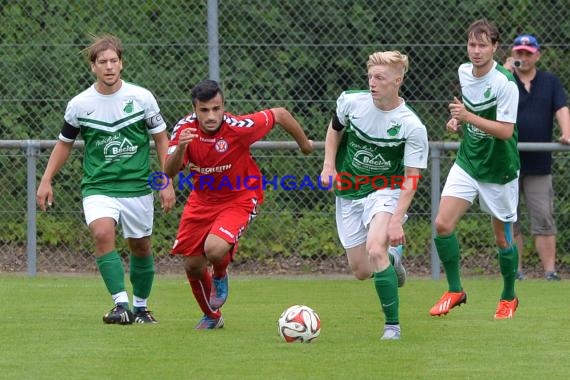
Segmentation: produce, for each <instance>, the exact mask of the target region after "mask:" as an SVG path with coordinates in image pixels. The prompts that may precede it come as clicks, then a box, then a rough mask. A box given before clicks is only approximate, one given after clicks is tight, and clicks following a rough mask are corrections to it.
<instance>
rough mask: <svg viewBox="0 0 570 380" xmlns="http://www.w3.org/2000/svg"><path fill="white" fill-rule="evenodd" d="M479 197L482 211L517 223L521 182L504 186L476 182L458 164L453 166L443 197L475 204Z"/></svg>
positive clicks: (504, 220) (502, 219) (442, 193)
mask: <svg viewBox="0 0 570 380" xmlns="http://www.w3.org/2000/svg"><path fill="white" fill-rule="evenodd" d="M477 195H479V205H480V206H481V210H483V211H484V212H486V213H487V214H490V215H492V216H494V217H495V218H497V219H499V220H500V221H502V222H510V223H514V222H516V221H517V206H518V203H519V180H518V178H515V179H513V180H512V181H511V182H508V183H505V184H504V185H500V184H496V183H484V182H479V181H477V180H475V179H474V178H473V177H471V176H470V175H469V174H467V172H466V171H465V170H463V169H462V168H460V167H459V165H457V164H453V166H452V167H451V170H450V171H449V175H448V176H447V180H446V181H445V186H444V188H443V191H442V192H441V196H442V197H443V196H447V197H456V198H461V199H465V200H466V201H467V202H469V203H471V204H473V201H474V200H475V198H476V197H477Z"/></svg>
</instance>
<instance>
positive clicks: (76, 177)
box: [0, 0, 570, 274]
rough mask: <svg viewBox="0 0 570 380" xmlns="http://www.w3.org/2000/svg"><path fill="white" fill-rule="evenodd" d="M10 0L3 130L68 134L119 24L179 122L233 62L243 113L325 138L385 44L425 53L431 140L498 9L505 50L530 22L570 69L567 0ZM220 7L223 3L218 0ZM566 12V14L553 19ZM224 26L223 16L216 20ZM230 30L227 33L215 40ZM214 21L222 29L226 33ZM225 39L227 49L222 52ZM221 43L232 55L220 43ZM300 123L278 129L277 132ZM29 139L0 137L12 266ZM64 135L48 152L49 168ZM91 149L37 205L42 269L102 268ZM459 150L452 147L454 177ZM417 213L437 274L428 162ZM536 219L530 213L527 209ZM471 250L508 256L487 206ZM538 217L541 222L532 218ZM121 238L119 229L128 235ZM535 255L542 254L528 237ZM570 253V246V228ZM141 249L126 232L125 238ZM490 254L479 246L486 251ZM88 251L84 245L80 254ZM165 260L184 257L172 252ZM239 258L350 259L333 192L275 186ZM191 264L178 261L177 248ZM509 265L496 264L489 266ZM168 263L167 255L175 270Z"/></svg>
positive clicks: (271, 161)
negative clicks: (282, 115) (479, 27)
mask: <svg viewBox="0 0 570 380" xmlns="http://www.w3.org/2000/svg"><path fill="white" fill-rule="evenodd" d="M212 4H215V2H212V1H210V2H207V1H187V2H179V1H174V0H165V1H158V0H157V1H143V2H141V1H111V0H102V1H96V2H94V1H84V0H81V1H74V2H67V1H58V0H56V1H39V0H36V1H33V0H21V1H18V2H12V1H0V25H2V27H1V28H0V94H2V99H1V100H0V139H2V140H14V139H34V140H36V139H44V140H45V139H50V140H53V139H55V138H56V137H57V135H58V133H59V129H60V128H61V125H62V121H63V112H64V110H65V106H66V103H67V101H69V99H70V98H71V97H73V96H74V95H76V94H77V93H79V92H80V91H82V90H83V89H85V88H86V87H88V86H89V85H90V84H91V83H92V82H93V76H92V73H91V71H90V69H89V65H88V63H87V62H86V60H85V59H84V57H83V56H82V55H81V54H80V52H81V50H82V49H84V48H85V47H86V46H87V45H88V44H89V42H90V39H89V34H100V33H103V32H109V33H113V34H116V35H118V36H119V37H120V38H121V39H122V40H123V43H124V45H125V48H126V51H125V55H124V72H123V78H124V79H126V80H128V81H131V82H135V83H137V84H140V85H142V86H144V87H147V88H149V89H151V90H152V91H153V92H154V94H155V95H156V97H157V99H158V102H159V105H160V107H161V109H162V111H163V114H164V116H165V118H166V120H167V121H168V123H169V125H170V126H172V125H174V123H175V122H176V121H177V120H178V119H179V118H180V117H182V116H183V115H185V114H187V113H189V112H190V111H191V102H190V99H189V90H190V88H191V87H192V86H193V85H194V84H195V83H197V82H198V81H199V80H201V79H204V78H207V77H209V76H210V75H211V73H212V71H211V70H212V69H211V67H212V66H214V67H218V68H219V78H220V82H221V83H222V85H223V88H224V91H225V95H226V100H227V101H226V108H227V109H228V110H229V111H231V112H233V113H236V114H243V113H248V112H251V111H253V110H257V109H262V108H266V107H274V106H284V107H286V108H288V109H290V110H291V111H292V112H293V114H294V115H295V116H296V117H297V118H298V119H299V120H300V121H301V123H302V125H303V126H304V128H305V129H306V130H307V132H308V134H309V135H310V137H311V138H313V139H314V140H320V141H322V140H324V136H325V131H326V126H327V124H328V121H329V119H330V117H331V115H332V113H333V111H334V107H335V100H336V98H337V96H338V95H339V94H340V92H341V91H343V90H345V89H349V88H366V86H367V81H366V67H365V63H366V60H367V57H368V55H369V54H370V53H372V52H374V51H377V50H392V49H398V50H401V51H402V52H404V53H406V54H408V55H409V57H410V71H409V73H408V75H407V77H406V80H405V83H404V87H403V89H402V95H403V96H404V97H405V98H406V100H407V101H408V102H409V103H410V104H411V105H412V106H413V107H414V108H415V109H416V111H417V112H418V114H419V115H420V117H421V118H422V119H423V121H424V123H425V124H426V126H427V127H428V134H429V138H430V140H431V141H436V140H450V139H456V137H455V136H451V135H448V134H446V132H445V128H444V125H445V120H446V119H447V116H448V113H447V108H446V106H447V104H448V102H449V101H450V99H452V97H453V95H457V93H458V91H457V85H456V70H457V67H458V65H459V64H460V63H462V62H463V61H465V60H466V59H467V56H466V47H465V46H466V44H465V42H466V35H465V30H466V28H467V26H468V25H469V24H470V23H471V22H472V21H474V20H475V19H478V18H482V17H486V18H489V19H491V20H492V21H494V22H495V23H496V24H497V25H498V26H499V28H500V30H501V37H502V40H503V41H504V43H503V45H502V46H501V48H500V49H499V51H498V52H497V59H498V60H499V61H502V60H504V59H505V58H506V56H507V55H508V52H509V43H510V41H511V40H512V38H513V37H514V36H515V35H516V34H517V33H520V32H523V31H524V32H530V33H535V34H536V35H537V36H538V37H539V40H540V41H541V43H542V47H543V49H542V51H543V54H542V58H541V61H540V66H541V67H542V68H544V69H547V70H549V71H552V72H555V73H556V74H557V75H558V76H559V77H560V78H561V80H562V82H563V84H564V85H565V87H566V88H570V86H568V85H569V84H570V66H568V65H567V64H566V63H567V62H569V60H570V49H569V47H570V43H569V42H568V41H570V25H569V24H570V21H569V19H568V18H567V17H561V16H562V15H563V12H565V11H566V9H567V8H568V2H567V0H564V1H563V0H559V1H545V2H532V1H524V0H521V1H503V2H495V1H486V0H485V1H471V2H468V1H449V0H446V1H444V0H436V1H431V2H424V1H419V0H418V1H405V2H404V1H382V2H378V1H349V0H313V1H306V0H287V1H270V0H266V1H262V0H258V1H246V0H232V1H219V2H218V3H217V14H216V13H215V12H212V9H215V8H216V7H211V5H212ZM208 6H210V12H208ZM554 20H555V21H554ZM216 25H217V29H215V26H216ZM212 28H214V29H215V30H216V31H217V36H218V41H217V42H216V41H214V42H212V40H210V41H209V40H208V38H209V34H208V29H210V32H211V30H212ZM211 35H212V34H210V36H211ZM216 52H218V53H219V54H216ZM218 57H219V61H218V60H217V58H218ZM285 138H287V137H286V134H284V133H283V132H282V131H280V130H279V129H276V130H275V131H273V132H272V133H271V134H270V135H269V136H268V137H267V139H268V140H283V139H285ZM24 153H25V152H24V151H23V150H22V149H14V148H11V149H0V172H1V173H4V174H3V181H2V182H3V183H2V185H1V186H2V190H3V191H2V194H3V195H5V196H3V197H2V198H0V218H1V220H0V231H1V232H0V233H1V237H2V238H1V239H0V252H1V255H2V256H1V257H2V262H1V265H0V270H25V260H26V257H25V252H26V222H27V213H26V165H27V160H26V157H25V155H24ZM49 153H50V151H49V150H42V151H41V154H40V156H39V157H38V162H37V169H38V173H37V177H38V178H37V179H38V180H39V176H41V173H42V172H43V170H44V168H45V165H46V163H47V158H48V156H49ZM81 154H82V152H81V151H79V150H76V151H74V153H73V155H72V157H70V159H69V161H68V162H67V164H66V166H65V167H64V168H63V170H62V171H61V173H60V174H59V175H58V176H57V177H56V179H55V181H54V189H55V192H56V197H57V206H56V207H55V208H54V209H52V210H51V211H49V212H48V213H40V214H38V219H37V232H38V237H37V246H38V270H39V271H71V270H78V271H83V270H94V269H95V268H94V260H93V259H92V256H91V252H92V248H93V246H92V240H91V238H90V236H89V233H88V230H87V228H86V227H85V226H84V222H83V216H82V211H81V199H80V194H79V182H80V177H81ZM254 155H255V156H256V158H257V160H258V162H259V164H260V166H261V168H262V170H263V172H264V173H265V174H267V175H278V176H280V177H283V176H285V175H288V174H289V175H296V176H299V174H303V175H304V174H307V175H310V176H312V178H313V179H314V178H316V176H317V175H318V174H319V173H320V168H321V165H322V151H319V152H317V153H316V154H314V155H313V156H310V157H300V156H299V154H297V153H296V152H291V151H287V150H254ZM452 158H453V153H449V154H448V155H446V156H444V159H443V160H442V162H443V164H442V168H441V170H442V177H443V178H442V181H443V179H444V178H445V175H446V173H447V170H448V169H449V164H450V162H451V161H452ZM566 161H567V159H566V155H565V154H564V153H557V154H556V161H555V168H554V173H553V174H554V178H555V186H556V189H555V190H556V192H557V200H556V212H557V214H556V218H557V222H558V224H559V227H561V228H560V229H561V230H562V231H563V226H564V225H565V218H566V211H567V210H566V209H567V208H568V206H567V202H566V200H567V199H568V196H569V195H570V194H568V192H567V186H565V184H564V183H565V178H566V170H565V167H567V165H566V164H567V162H566ZM423 175H424V178H423V180H422V184H421V185H420V190H419V192H418V194H417V196H416V200H415V202H414V204H413V206H412V210H411V212H410V214H411V218H410V221H409V222H408V223H407V226H406V232H407V234H408V236H409V237H410V238H409V240H408V242H409V249H408V259H409V260H410V261H409V263H411V264H412V265H413V266H414V267H415V270H416V271H417V272H420V273H426V274H427V273H429V271H430V268H429V265H430V264H429V262H430V258H429V250H430V241H431V240H430V237H431V224H430V213H431V205H430V187H429V183H430V181H431V173H430V170H429V169H428V170H427V171H425V172H424V173H423ZM186 196H187V192H185V191H180V192H179V195H178V206H177V208H176V209H175V210H174V211H173V212H172V213H170V214H168V215H163V214H162V213H161V212H160V211H158V210H160V208H159V207H157V213H156V218H155V222H156V223H155V224H156V225H155V236H154V250H155V253H156V254H157V255H158V256H160V257H167V255H166V253H168V251H169V250H170V246H171V244H172V242H173V239H174V236H175V233H176V228H177V223H178V217H179V215H180V212H181V210H182V205H183V203H184V201H185V198H186ZM522 218H523V220H526V219H527V218H526V217H525V214H523V215H522ZM459 228H460V233H461V236H462V242H463V246H464V251H465V255H466V256H467V257H476V258H477V259H476V260H473V261H474V262H475V263H474V266H476V267H477V268H483V269H481V270H487V269H488V268H487V265H486V264H485V263H484V262H483V261H484V260H489V261H490V260H494V257H493V251H494V248H493V241H492V234H491V229H490V227H489V223H488V218H487V217H486V216H485V215H483V214H481V213H479V211H478V208H477V207H474V208H473V209H472V210H471V211H470V213H469V214H468V215H467V217H466V218H465V220H464V221H462V223H461V224H460V226H459ZM523 230H526V231H528V228H527V225H526V222H525V223H524V224H523ZM118 241H120V239H118ZM527 242H528V244H527V248H528V249H527V252H526V253H525V255H526V256H527V257H525V262H528V263H530V264H532V265H533V266H535V267H537V266H539V264H538V259H537V257H536V254H535V253H533V251H532V244H531V242H530V241H529V240H527ZM558 242H559V256H558V260H559V264H564V263H566V262H567V261H570V258H568V257H566V255H565V252H567V251H568V250H569V248H570V242H567V241H566V239H565V238H564V236H563V234H560V235H559V239H558ZM121 249H122V251H123V252H126V249H125V247H124V246H122V247H121ZM479 253H480V254H481V255H478V254H479ZM78 258H81V259H78ZM160 260H162V261H163V262H164V267H166V266H167V265H170V264H171V262H172V260H169V259H167V258H165V259H159V262H161V261H160ZM235 264H236V265H235V266H236V267H237V268H239V267H240V266H243V267H245V266H248V267H249V268H254V270H255V271H257V272H266V271H273V272H288V271H293V270H294V271H304V272H313V271H321V272H324V271H335V272H339V271H341V272H342V271H347V267H346V261H345V259H344V257H343V252H342V249H341V248H340V245H339V244H338V240H337V237H336V227H335V224H334V206H333V197H332V194H330V193H329V192H326V191H320V190H315V191H313V190H312V189H310V188H305V189H302V190H298V191H284V190H273V189H269V190H268V191H267V200H266V204H265V205H264V207H263V209H262V213H261V215H260V216H259V217H258V218H257V220H255V221H254V223H253V225H252V227H251V229H250V231H248V233H247V234H246V236H245V237H244V238H243V239H242V241H241V242H240V253H239V255H238V257H237V261H236V263H235ZM174 265H178V263H176V262H175V263H174ZM488 267H492V269H493V270H496V268H497V266H496V265H495V263H493V265H489V266H488ZM160 268H162V267H160V266H159V270H161V269H160Z"/></svg>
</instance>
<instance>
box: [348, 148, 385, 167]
mask: <svg viewBox="0 0 570 380" xmlns="http://www.w3.org/2000/svg"><path fill="white" fill-rule="evenodd" d="M353 164H354V166H355V167H356V168H360V169H363V170H367V171H368V170H373V171H376V170H384V169H388V168H390V167H391V166H392V164H391V163H390V161H386V160H385V159H384V157H382V154H380V153H378V154H376V155H374V154H373V153H372V152H370V151H369V150H366V149H361V150H357V151H356V153H354V160H353Z"/></svg>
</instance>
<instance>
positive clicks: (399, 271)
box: [388, 245, 406, 288]
mask: <svg viewBox="0 0 570 380" xmlns="http://www.w3.org/2000/svg"><path fill="white" fill-rule="evenodd" d="M388 254H389V255H391V256H392V257H393V258H394V270H395V271H396V276H397V277H398V288H401V287H402V286H404V284H405V283H406V268H404V266H403V265H402V255H403V254H404V246H402V245H399V246H397V247H388Z"/></svg>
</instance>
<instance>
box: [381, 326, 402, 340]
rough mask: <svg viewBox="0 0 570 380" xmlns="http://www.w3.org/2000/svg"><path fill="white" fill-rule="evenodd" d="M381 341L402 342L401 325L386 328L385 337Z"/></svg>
mask: <svg viewBox="0 0 570 380" xmlns="http://www.w3.org/2000/svg"><path fill="white" fill-rule="evenodd" d="M380 339H381V340H400V325H386V326H384V335H382V338H380Z"/></svg>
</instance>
